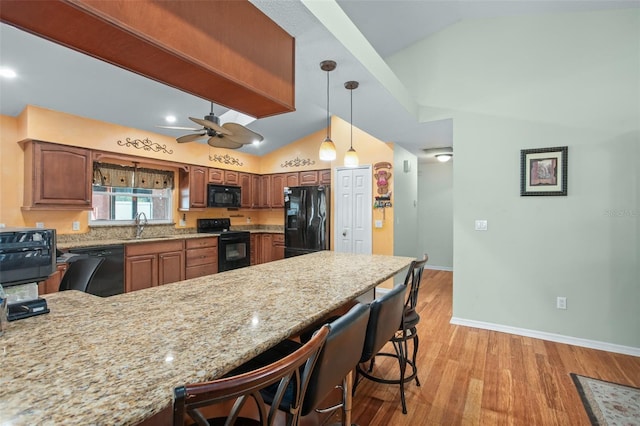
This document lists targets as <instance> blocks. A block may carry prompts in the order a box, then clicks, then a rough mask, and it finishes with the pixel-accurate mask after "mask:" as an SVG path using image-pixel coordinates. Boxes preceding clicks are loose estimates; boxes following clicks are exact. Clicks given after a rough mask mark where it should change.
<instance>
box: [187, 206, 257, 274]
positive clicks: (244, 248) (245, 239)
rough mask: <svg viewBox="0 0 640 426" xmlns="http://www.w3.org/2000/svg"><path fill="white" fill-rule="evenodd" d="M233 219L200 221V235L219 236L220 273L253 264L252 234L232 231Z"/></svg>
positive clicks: (198, 227) (198, 225) (198, 221)
mask: <svg viewBox="0 0 640 426" xmlns="http://www.w3.org/2000/svg"><path fill="white" fill-rule="evenodd" d="M230 227H231V219H229V218H218V219H198V220H197V229H198V232H199V233H208V234H219V236H218V271H219V272H223V271H229V270H231V269H237V268H243V267H245V266H249V265H250V264H251V251H250V243H251V233H250V232H249V231H230V230H229V228H230Z"/></svg>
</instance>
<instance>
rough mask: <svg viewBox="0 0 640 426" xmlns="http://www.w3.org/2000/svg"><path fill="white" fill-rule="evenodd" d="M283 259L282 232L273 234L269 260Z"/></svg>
mask: <svg viewBox="0 0 640 426" xmlns="http://www.w3.org/2000/svg"><path fill="white" fill-rule="evenodd" d="M280 259H284V234H273V246H272V248H271V260H280Z"/></svg>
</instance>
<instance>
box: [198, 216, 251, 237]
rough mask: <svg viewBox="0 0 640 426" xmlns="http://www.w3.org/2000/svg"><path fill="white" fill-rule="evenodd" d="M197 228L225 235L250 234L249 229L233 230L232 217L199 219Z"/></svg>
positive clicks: (200, 231)
mask: <svg viewBox="0 0 640 426" xmlns="http://www.w3.org/2000/svg"><path fill="white" fill-rule="evenodd" d="M196 223H197V230H198V233H207V234H221V235H222V234H224V235H225V236H232V235H249V231H231V230H229V228H230V227H231V219H229V218H219V219H198V220H197V221H196Z"/></svg>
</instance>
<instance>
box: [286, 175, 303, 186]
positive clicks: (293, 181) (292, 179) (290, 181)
mask: <svg viewBox="0 0 640 426" xmlns="http://www.w3.org/2000/svg"><path fill="white" fill-rule="evenodd" d="M298 185H300V173H298V172H292V173H287V174H286V175H285V176H284V186H298Z"/></svg>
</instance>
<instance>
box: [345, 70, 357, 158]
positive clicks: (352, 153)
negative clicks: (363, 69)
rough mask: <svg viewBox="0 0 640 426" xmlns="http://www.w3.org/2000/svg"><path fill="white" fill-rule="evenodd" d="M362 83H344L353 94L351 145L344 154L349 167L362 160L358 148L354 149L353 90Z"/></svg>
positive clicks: (350, 120)
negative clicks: (359, 158) (359, 157)
mask: <svg viewBox="0 0 640 426" xmlns="http://www.w3.org/2000/svg"><path fill="white" fill-rule="evenodd" d="M359 85H360V84H359V83H358V82H357V81H347V82H346V83H345V84H344V87H345V89H347V90H348V91H349V92H350V94H351V118H350V119H349V123H350V124H351V144H350V146H349V150H348V151H347V153H346V154H345V155H344V165H345V166H347V167H358V164H359V163H360V160H358V154H357V153H356V150H355V149H353V91H354V90H355V89H357V88H358V86H359Z"/></svg>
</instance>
